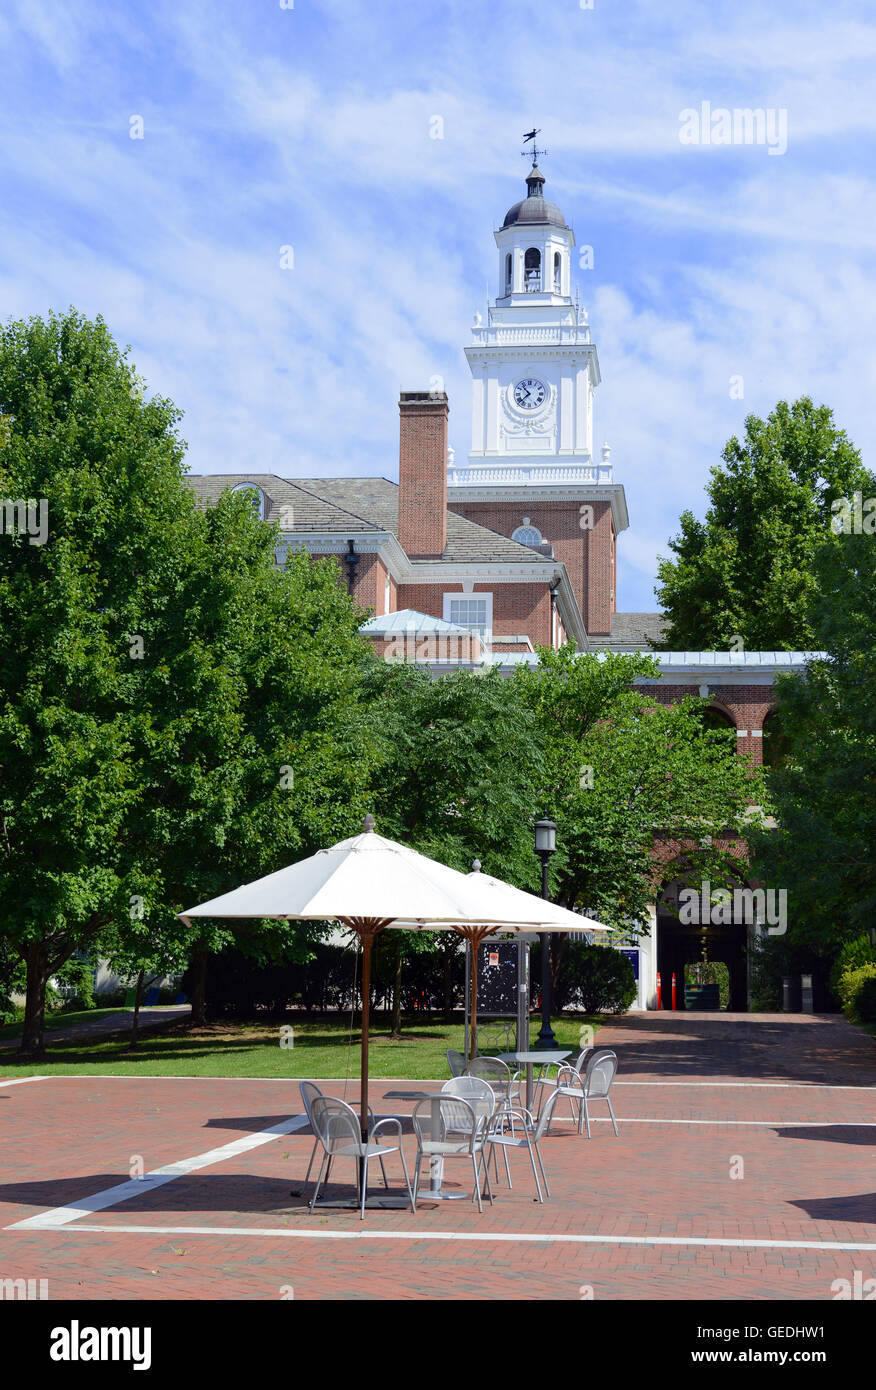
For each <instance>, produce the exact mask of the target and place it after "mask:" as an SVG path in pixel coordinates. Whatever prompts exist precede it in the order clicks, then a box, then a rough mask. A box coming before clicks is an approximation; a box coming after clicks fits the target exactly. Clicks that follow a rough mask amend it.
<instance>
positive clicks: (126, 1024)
mask: <svg viewBox="0 0 876 1390" xmlns="http://www.w3.org/2000/svg"><path fill="white" fill-rule="evenodd" d="M191 1011H192V1006H191V1004H141V1006H140V1018H139V1021H138V1025H137V1026H138V1030H139V1032H141V1033H142V1032H145V1031H146V1030H147V1029H149V1028H158V1027H160V1026H161V1025H162V1024H164V1023H179V1022H180V1021H181V1020H182V1019H184V1018H185V1016H186V1015H187V1014H190V1013H191ZM133 1016H134V1010H133V1009H119V1010H118V1012H116V1013H112V1014H104V1015H103V1017H102V1018H90V1019H88V1020H86V1021H85V1022H84V1023H71V1025H70V1027H69V1028H51V1029H48V1030H47V1031H46V1034H45V1040H46V1045H47V1046H48V1047H54V1046H55V1044H56V1043H66V1042H89V1041H91V1040H93V1039H94V1038H101V1037H110V1036H111V1035H112V1034H113V1033H121V1032H129V1031H130V1028H131V1021H132V1019H133ZM20 1041H21V1034H20V1033H19V1034H18V1036H17V1037H14V1038H11V1039H5V1040H4V1041H2V1042H0V1050H6V1051H8V1050H10V1049H12V1048H17V1047H18V1044H19V1043H20Z"/></svg>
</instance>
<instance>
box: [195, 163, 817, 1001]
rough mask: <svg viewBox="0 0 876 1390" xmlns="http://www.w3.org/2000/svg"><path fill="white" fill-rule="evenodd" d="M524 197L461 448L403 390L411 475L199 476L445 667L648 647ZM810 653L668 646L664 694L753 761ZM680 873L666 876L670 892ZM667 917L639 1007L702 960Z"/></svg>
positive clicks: (586, 366) (569, 335) (584, 401)
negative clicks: (623, 604)
mask: <svg viewBox="0 0 876 1390" xmlns="http://www.w3.org/2000/svg"><path fill="white" fill-rule="evenodd" d="M526 190H527V191H526V196H525V197H524V198H523V199H521V200H520V201H519V202H517V203H515V204H514V206H513V207H511V208H510V209H509V210H508V212H507V213H506V215H505V218H504V220H503V222H502V226H501V227H500V228H499V229H498V230H497V231H496V232H495V234H494V236H495V241H496V246H497V249H498V254H499V262H498V290H499V293H498V294H497V296H496V298H495V300H494V301H493V302H492V303H491V304H490V306H489V308H488V313H487V321H486V322H484V321H483V320H482V318H481V315H480V314H476V315H475V320H474V325H473V327H472V342H471V344H470V346H469V347H467V348H466V357H467V360H468V364H469V368H470V370H471V374H472V382H473V386H472V431H471V450H470V452H469V455H468V458H467V460H466V462H465V463H464V464H459V465H458V464H457V463H456V462H455V460H454V458H453V457H452V455H451V454H449V451H448V444H447V420H448V408H449V407H448V400H447V397H446V395H445V393H444V392H443V391H441V390H430V391H417V390H411V391H403V392H402V393H401V397H400V400H399V460H398V482H397V483H396V482H394V481H391V480H390V479H388V478H384V477H352V478H351V477H336V478H281V477H278V476H275V475H273V474H236V475H229V474H224V473H223V474H214V475H209V476H192V477H191V478H190V483H191V486H192V487H193V488H194V489H195V491H196V493H197V494H198V497H199V498H200V499H201V501H202V502H203V504H204V505H211V504H213V503H215V502H216V500H217V499H218V497H219V495H220V494H221V492H222V491H223V490H224V489H225V488H228V487H231V488H235V489H237V488H240V489H243V488H245V489H247V490H248V491H249V492H250V493H251V495H252V498H253V504H254V506H256V507H257V508H258V510H259V513H260V515H262V516H263V517H264V518H265V519H266V520H268V521H272V522H273V521H276V522H278V523H279V527H280V543H279V546H278V561H279V562H280V563H282V562H283V560H284V558H285V555H286V554H287V553H288V551H289V550H290V549H303V550H305V551H306V552H307V553H309V554H310V555H313V556H332V557H334V558H335V560H336V562H337V564H338V569H339V579H340V582H342V583H344V584H345V585H346V587H347V588H348V590H349V592H350V593H351V594H352V595H353V596H354V597H355V598H356V600H357V602H358V603H359V604H360V605H361V606H362V607H363V608H364V609H368V610H370V613H371V616H370V617H369V618H368V619H367V621H365V622H364V623H363V629H362V630H363V631H364V632H365V633H367V634H368V635H369V636H370V637H371V638H372V639H373V641H374V643H375V646H376V649H377V651H378V652H379V653H380V654H381V655H382V656H384V657H386V658H387V659H405V660H415V661H419V662H424V663H426V664H428V666H429V667H430V669H432V670H434V671H440V670H446V669H448V668H453V667H459V666H463V667H466V666H479V665H482V664H483V663H485V662H491V663H493V664H496V663H498V664H499V665H500V667H501V668H502V669H506V670H510V669H511V668H512V667H513V665H514V664H516V663H519V662H521V661H523V662H535V661H536V660H537V656H536V653H535V648H536V646H539V645H541V646H551V647H559V646H562V645H563V644H564V643H565V642H567V641H569V640H571V641H573V642H574V643H575V646H576V647H577V649H578V650H579V651H636V650H650V649H651V646H652V644H653V643H655V642H657V641H659V639H660V636H661V631H662V620H661V615H660V614H659V613H624V612H619V611H618V607H617V543H618V538H619V536H620V535H621V533H622V532H623V531H624V530H626V529H627V527H628V525H629V518H628V514H627V504H626V496H625V493H624V488H623V485H622V484H621V483H619V482H616V481H615V479H614V465H613V463H612V460H611V451H610V449H609V448H608V446H607V445H603V447H602V449H601V451H600V457H599V459H598V460H596V459H594V456H593V401H594V394H595V391H596V388H597V386H598V385H599V382H600V369H599V359H598V355H597V350H596V345H595V343H594V342H593V341H592V339H591V333H590V326H589V322H588V317H587V312H586V310H585V309H584V307H583V306H582V305H580V304H579V303H578V301H577V298H576V297H575V298H573V294H572V284H571V250H572V247H573V246H574V244H575V237H574V233H573V231H572V229H571V227H570V226H568V225H567V223H566V220H565V217H564V216H563V213H562V212H561V211H560V209H559V208H558V207H557V206H556V204H554V203H552V202H550V201H548V200H547V199H545V197H544V176H543V175H542V174H541V172H540V171H539V169H538V167H537V165H536V164H535V163H533V166H532V169H531V170H530V173H529V175H528V177H527V180H526ZM806 657H807V654H806V653H800V652H661V653H658V654H657V660H658V662H659V665H660V668H661V672H662V674H661V679H660V680H659V681H656V682H650V681H649V682H643V684H645V685H648V686H651V687H652V692H651V693H653V695H654V696H655V698H656V699H658V700H660V701H666V702H671V701H673V700H677V699H679V698H681V697H682V696H683V695H685V694H690V693H696V694H699V695H701V696H704V697H707V698H709V699H710V702H711V708H712V710H713V711H714V714H715V717H716V718H720V719H723V720H724V721H726V722H727V723H728V724H730V725H732V726H733V727H735V729H736V736H737V741H738V746H739V749H740V751H742V752H745V753H748V754H750V755H751V756H752V758H753V759H754V761H755V762H760V761H761V759H762V755H763V749H764V745H765V739H766V742H767V745H769V735H770V716H771V714H772V711H773V689H772V687H773V681H774V677H775V674H776V672H777V671H779V670H789V669H795V668H799V667H800V666H801V665H802V664H804V663H805V660H806ZM672 892H673V885H672V883H671V881H669V880H667V882H666V883H665V884H664V899H667V898H671V895H672ZM676 926H677V924H675V925H673V919H671V918H670V917H668V916H667V914H666V913H663V912H661V903H660V900H659V899H658V901H657V902H656V903H655V905H654V910H653V922H652V931H651V936H650V937H649V938H645V939H643V941H642V943H641V947H640V951H639V962H638V964H639V983H640V989H639V1000H638V1004H639V1007H652V1006H653V1003H654V999H655V985H656V972H657V970H658V968H659V969H661V970H662V971H663V973H664V974H665V975H666V977H667V980H668V976H669V965H670V962H671V964H672V968H675V967H676V966H677V967H678V968H680V969H683V964H684V962H685V960H690V959H694V958H695V957H694V956H692V955H691V954H690V950H691V949H692V947H691V945H690V942H688V943H685V942H684V941H682V940H681V939H680V937H679V934H678V932H677V930H676ZM744 940H745V934H744V929H742V931H741V933H740V932H739V931H737V932H736V936H735V938H734V943H735V944H734V945H733V951H734V953H735V954H734V965H733V970H732V971H731V974H732V975H733V982H732V990H733V999H732V1003H733V1006H734V1007H746V1005H747V987H746V982H745V978H744V969H743V964H742V953H741V944H744Z"/></svg>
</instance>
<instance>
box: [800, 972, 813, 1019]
mask: <svg viewBox="0 0 876 1390" xmlns="http://www.w3.org/2000/svg"><path fill="white" fill-rule="evenodd" d="M800 1012H801V1014H814V1013H815V996H814V992H813V989H812V976H811V975H801V976H800Z"/></svg>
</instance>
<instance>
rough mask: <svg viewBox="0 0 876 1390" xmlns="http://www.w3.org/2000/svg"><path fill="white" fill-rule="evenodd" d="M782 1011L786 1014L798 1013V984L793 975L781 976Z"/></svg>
mask: <svg viewBox="0 0 876 1390" xmlns="http://www.w3.org/2000/svg"><path fill="white" fill-rule="evenodd" d="M782 1010H783V1012H784V1013H786V1014H798V1013H799V1012H800V984H799V982H798V980H797V978H796V976H794V975H783V976H782Z"/></svg>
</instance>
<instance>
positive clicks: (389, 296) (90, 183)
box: [0, 0, 876, 610]
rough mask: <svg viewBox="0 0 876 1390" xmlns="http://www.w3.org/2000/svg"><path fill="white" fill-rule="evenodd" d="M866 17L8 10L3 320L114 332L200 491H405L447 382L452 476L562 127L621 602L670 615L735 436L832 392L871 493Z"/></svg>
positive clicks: (445, 3) (740, 12) (297, 3)
mask: <svg viewBox="0 0 876 1390" xmlns="http://www.w3.org/2000/svg"><path fill="white" fill-rule="evenodd" d="M286 3H288V0H286ZM868 9H869V6H868V5H865V4H858V3H839V4H834V5H832V6H825V5H823V4H820V3H819V4H814V3H808V2H807V0H800V2H799V3H795V4H791V3H788V0H778V3H775V4H773V5H771V6H770V7H769V9H767V8H766V7H765V6H764V5H763V4H762V3H754V0H737V3H710V4H709V5H704V4H703V3H702V0H699V3H696V4H695V3H685V0H677V2H676V3H673V4H671V5H670V4H662V5H661V4H656V3H653V0H652V3H648V4H636V3H622V2H620V0H615V2H614V3H610V0H593V8H592V9H581V7H580V3H579V0H539V3H537V4H536V3H533V0H526V3H523V2H522V0H490V2H489V3H487V2H486V0H464V2H463V0H460V2H459V3H457V0H434V3H426V0H403V3H397V0H367V3H366V0H294V7H293V8H291V9H285V8H281V4H280V2H279V0H234V3H230V2H229V0H212V3H201V0H176V3H172V4H165V3H163V2H162V0H151V3H150V4H149V5H141V6H109V5H107V4H106V3H105V0H102V2H101V3H97V2H95V3H91V2H90V0H4V4H3V8H2V11H0V50H2V52H3V54H4V81H3V84H2V91H0V109H2V125H3V138H2V140H0V151H2V155H0V158H2V191H3V194H2V203H0V313H2V315H3V317H6V316H8V315H12V316H14V317H19V316H26V315H29V314H44V313H46V312H47V310H48V309H49V308H56V309H63V308H65V307H66V306H67V305H69V304H75V305H76V307H77V308H79V309H81V310H82V311H84V312H86V313H88V314H90V315H93V314H97V313H101V314H103V316H104V318H105V319H106V320H107V323H108V325H109V327H110V329H111V331H112V332H113V334H114V335H115V336H116V338H117V339H118V340H119V341H120V342H122V343H130V344H131V347H132V358H133V360H134V362H135V363H136V365H137V367H138V369H139V370H140V371H141V373H142V374H143V375H144V376H145V377H146V380H147V383H148V386H149V389H150V390H154V391H158V392H160V393H162V394H165V395H168V396H170V397H171V398H172V399H173V400H174V401H175V402H176V403H177V405H179V406H180V407H181V409H182V410H183V411H184V412H185V417H184V420H183V424H182V432H183V434H184V436H185V438H186V439H187V441H188V445H189V455H188V458H189V464H190V467H191V468H192V469H193V470H194V471H196V472H237V471H250V470H252V471H258V472H262V471H266V472H277V473H280V474H282V475H284V476H289V477H294V476H296V475H305V476H306V475H341V474H358V473H383V474H385V475H386V476H388V477H395V476H396V475H397V457H398V433H397V431H398V413H397V397H398V391H399V389H402V388H407V389H411V388H417V387H424V386H428V384H429V381H430V378H432V377H433V376H436V375H437V376H441V377H443V378H444V380H445V383H446V387H447V390H448V393H449V395H450V404H451V442H452V443H453V445H454V447H455V449H456V454H457V458H458V459H462V458H464V456H465V454H466V452H467V450H468V446H469V430H470V409H471V398H470V387H469V376H468V369H467V367H466V363H465V358H464V356H463V347H464V346H465V344H466V343H467V342H468V341H469V329H470V325H471V322H472V316H473V313H474V311H475V310H476V309H482V307H483V302H484V299H485V295H486V287H487V284H489V287H490V293H491V294H494V293H495V275H496V264H497V261H496V251H495V246H494V243H493V240H492V229H493V228H494V227H495V226H497V225H499V223H500V222H501V219H502V217H503V215H504V213H505V210H506V208H507V207H508V206H509V205H510V204H511V203H513V202H515V201H516V200H517V199H518V198H519V197H520V196H521V193H522V190H523V184H522V179H523V176H524V174H525V169H526V166H525V163H524V161H523V160H522V159H521V158H520V154H519V151H520V136H521V134H522V132H523V131H524V130H526V129H528V128H529V127H530V126H532V125H533V124H534V125H538V126H540V127H541V128H542V132H543V136H542V138H543V140H544V143H545V144H546V145H547V148H548V151H549V154H548V157H547V158H546V159H545V160H544V161H543V165H542V167H543V169H544V172H545V174H546V177H547V179H548V183H547V189H546V192H547V195H548V196H549V197H552V198H553V199H554V200H555V201H557V202H558V203H559V204H560V206H561V207H562V208H563V210H564V212H565V213H566V217H567V220H569V221H570V222H571V223H572V225H573V226H574V227H575V231H576V236H577V240H578V243H579V246H580V245H582V244H586V245H591V246H592V247H593V250H594V265H593V269H592V270H591V269H588V270H580V271H579V272H578V276H577V282H578V286H579V289H580V294H581V298H582V300H583V302H584V303H585V304H586V305H587V307H588V309H589V313H590V322H591V327H592V331H593V337H594V340H595V342H596V344H597V347H598V351H599V356H600V363H601V367H602V376H603V382H602V385H601V386H600V388H599V391H598V393H597V403H596V433H597V439H598V441H599V443H601V442H602V441H603V440H608V441H609V442H610V444H611V446H612V458H613V462H614V464H615V476H616V478H617V479H618V480H619V481H622V482H623V483H624V485H625V487H626V491H627V501H628V505H629V511H630V523H631V525H630V530H629V531H627V532H625V533H624V535H623V537H622V538H621V542H620V548H619V555H620V564H621V574H620V583H619V606H620V607H621V608H623V609H627V610H629V609H648V608H653V607H654V606H655V601H654V598H653V592H652V590H653V583H654V573H655V562H656V556H657V555H658V554H660V553H664V554H665V553H666V541H667V539H668V537H669V536H670V535H672V534H674V532H675V531H676V530H677V524H678V516H679V513H680V512H681V510H682V509H683V508H684V507H691V508H692V509H693V510H694V511H696V512H698V513H702V510H703V506H704V494H703V487H704V483H705V482H706V479H707V476H708V469H709V467H710V466H711V465H712V464H713V463H715V462H717V461H718V458H719V455H720V450H721V447H722V445H723V444H724V442H725V440H726V439H727V437H728V436H729V435H730V434H732V433H734V432H736V431H740V430H741V428H742V424H743V420H744V417H745V415H746V414H748V413H750V412H754V413H756V414H762V413H764V412H766V411H768V410H769V409H770V408H771V406H772V405H774V404H775V402H776V401H777V400H779V399H782V398H790V399H793V398H796V397H797V396H799V395H802V394H804V393H808V394H811V395H812V396H814V397H815V399H816V400H818V401H825V402H827V403H828V404H829V405H831V406H832V407H833V408H834V410H835V412H836V416H837V420H838V422H839V423H840V424H841V425H843V426H844V427H845V428H846V429H847V430H848V432H849V434H850V435H851V437H852V439H853V440H854V441H855V442H856V443H857V444H858V446H859V447H860V448H861V449H862V450H863V452H864V456H865V459H867V461H868V462H869V463H870V465H871V467H872V460H873V447H872V446H873V443H874V440H873V434H874V419H876V415H874V410H873V404H872V402H873V396H874V393H876V343H874V322H876V312H874V310H876V304H874V292H873V276H874V259H876V258H874V250H876V172H874V171H876V160H874V143H876V142H874V116H876V110H874V95H873V92H874V80H873V73H874V58H876V27H874V25H873V23H872V20H871V19H870V17H869V15H868ZM703 101H709V102H711V104H712V106H713V107H726V108H734V107H764V108H776V109H782V110H785V111H786V112H787V123H788V148H787V151H786V152H785V153H784V154H782V155H779V156H772V155H770V154H769V153H768V151H767V149H766V148H765V147H764V146H752V145H736V146H733V145H731V146H717V145H712V146H710V147H705V146H684V145H682V144H681V143H680V141H679V117H680V113H681V112H682V111H683V110H684V109H686V108H691V107H694V108H697V109H698V108H699V107H700V104H701V103H702V102H703ZM136 116H140V117H141V118H142V120H143V139H142V140H133V139H131V138H130V130H131V118H132V117H136ZM435 116H440V117H441V118H442V120H443V128H444V138H443V139H440V140H436V139H432V138H430V129H433V128H434V125H433V123H432V118H433V117H435ZM284 246H291V247H293V248H294V268H293V269H289V270H286V269H283V268H281V248H282V247H284ZM731 376H741V377H742V379H743V389H744V397H743V399H741V400H739V399H733V398H731V393H730V378H731Z"/></svg>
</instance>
